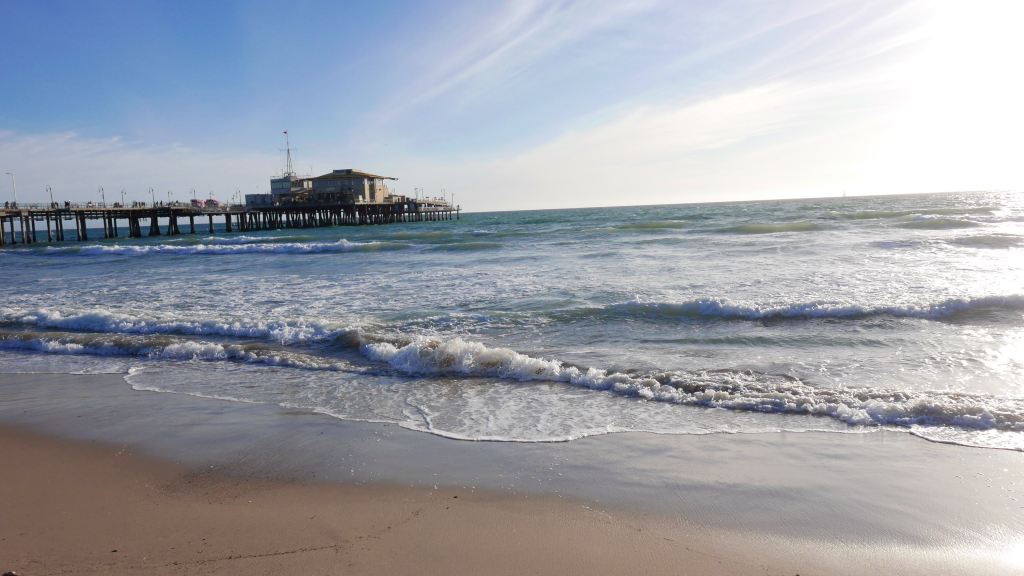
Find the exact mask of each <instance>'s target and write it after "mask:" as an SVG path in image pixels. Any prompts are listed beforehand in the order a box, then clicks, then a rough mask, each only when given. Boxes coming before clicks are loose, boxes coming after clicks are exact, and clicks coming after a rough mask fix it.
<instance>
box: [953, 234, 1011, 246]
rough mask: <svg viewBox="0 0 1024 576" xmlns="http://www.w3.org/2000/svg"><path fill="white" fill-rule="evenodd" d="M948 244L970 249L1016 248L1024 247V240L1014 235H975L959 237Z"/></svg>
mask: <svg viewBox="0 0 1024 576" xmlns="http://www.w3.org/2000/svg"><path fill="white" fill-rule="evenodd" d="M947 242H949V243H950V244H957V245H960V246H967V247H970V248H995V249H999V248H1016V247H1017V246H1022V245H1024V238H1022V237H1020V236H1015V235H1013V234H975V235H973V236H958V237H956V238H951V239H949V240H948V241H947Z"/></svg>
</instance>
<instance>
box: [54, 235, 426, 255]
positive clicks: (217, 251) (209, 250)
mask: <svg viewBox="0 0 1024 576" xmlns="http://www.w3.org/2000/svg"><path fill="white" fill-rule="evenodd" d="M408 247H409V245H408V244H405V243H402V242H350V241H349V240H345V239H344V238H342V239H340V240H338V241H336V242H266V241H263V242H258V243H245V242H242V243H224V244H221V243H217V244H192V245H187V244H183V245H179V244H150V245H124V244H111V245H103V244H89V245H86V246H71V247H62V248H56V247H47V248H45V249H43V250H41V251H40V252H38V253H39V254H45V255H53V256H97V255H99V256H103V255H111V256H143V255H146V254H212V255H224V254H253V253H264V254H313V253H322V252H373V251H378V250H401V249H403V248H408Z"/></svg>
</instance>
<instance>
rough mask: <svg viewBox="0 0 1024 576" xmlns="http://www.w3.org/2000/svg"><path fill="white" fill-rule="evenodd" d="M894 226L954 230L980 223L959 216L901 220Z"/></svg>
mask: <svg viewBox="0 0 1024 576" xmlns="http://www.w3.org/2000/svg"><path fill="white" fill-rule="evenodd" d="M896 226H898V227H899V228H909V229H911V230H956V229H958V228H977V227H978V226H981V224H978V223H977V222H974V221H971V220H961V219H959V218H919V219H917V220H911V221H909V222H901V223H899V224H896Z"/></svg>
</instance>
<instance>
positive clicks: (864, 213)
mask: <svg viewBox="0 0 1024 576" xmlns="http://www.w3.org/2000/svg"><path fill="white" fill-rule="evenodd" d="M996 210H998V208H996V207H993V206H974V207H958V208H922V209H917V210H914V209H910V210H858V211H856V212H836V213H834V216H836V217H838V218H843V219H848V220H881V219H886V218H905V217H907V216H958V215H965V214H992V213H993V212H995V211H996Z"/></svg>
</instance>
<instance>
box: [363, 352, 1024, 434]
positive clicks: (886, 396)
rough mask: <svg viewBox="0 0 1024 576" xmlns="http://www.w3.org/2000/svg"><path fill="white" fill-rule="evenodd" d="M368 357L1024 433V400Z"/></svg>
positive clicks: (435, 357) (426, 355) (746, 407)
mask: <svg viewBox="0 0 1024 576" xmlns="http://www.w3.org/2000/svg"><path fill="white" fill-rule="evenodd" d="M362 350H363V352H364V354H365V355H366V356H367V357H368V358H370V359H372V360H376V361H381V362H386V363H387V364H388V365H389V366H391V367H392V368H394V369H396V370H398V371H400V372H404V373H407V374H418V375H460V376H479V377H495V378H502V379H511V380H519V381H536V380H539V381H550V382H564V383H567V384H572V385H574V386H581V387H585V388H590V389H594V390H607V391H610V392H613V393H615V394H620V395H624V396H634V397H641V398H645V399H647V400H653V401H659V402H669V403H675V404H685V405H692V406H704V407H709V408H724V409H729V410H738V411H750V412H769V413H788V414H806V415H815V416H827V417H830V418H834V419H836V420H839V421H842V422H845V423H847V424H851V425H858V426H900V427H910V426H922V425H924V426H952V427H957V428H965V429H974V430H987V429H995V430H1004V431H1014V432H1024V399H1022V398H1006V397H995V396H988V395H981V394H966V393H948V392H899V391H894V390H888V389H874V388H838V389H830V388H819V387H815V386H811V385H808V384H806V383H804V382H801V381H800V380H798V379H795V378H791V377H785V376H775V375H770V374H763V373H756V372H747V371H718V372H698V373H664V374H652V375H648V376H634V375H629V374H623V373H611V372H608V371H606V370H601V369H596V368H586V369H581V368H578V367H576V366H572V365H568V364H565V363H562V362H560V361H558V360H554V359H542V358H534V357H531V356H527V355H524V354H521V353H519V352H516V351H514V350H510V349H507V348H492V347H488V346H485V345H483V344H480V343H478V342H467V341H465V340H462V339H461V338H455V339H451V340H435V339H428V338H417V339H415V340H413V341H412V342H410V343H409V344H406V345H404V346H396V345H394V344H390V343H386V342H379V343H373V344H367V345H364V346H363V347H362Z"/></svg>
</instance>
